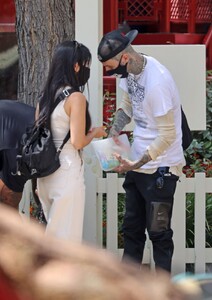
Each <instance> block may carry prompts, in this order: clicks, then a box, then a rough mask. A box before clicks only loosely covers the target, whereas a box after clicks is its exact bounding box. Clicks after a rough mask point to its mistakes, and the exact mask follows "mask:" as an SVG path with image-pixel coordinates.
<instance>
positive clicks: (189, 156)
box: [184, 71, 212, 177]
mask: <svg viewBox="0 0 212 300" xmlns="http://www.w3.org/2000/svg"><path fill="white" fill-rule="evenodd" d="M206 78H207V80H206V101H207V103H206V130H204V131H193V132H192V133H193V138H194V139H193V142H192V143H191V145H190V147H189V148H188V149H187V150H186V151H185V158H186V163H187V166H186V167H185V168H184V173H185V174H186V176H187V177H193V175H194V173H195V172H205V173H206V176H207V177H212V71H208V72H207V77H206Z"/></svg>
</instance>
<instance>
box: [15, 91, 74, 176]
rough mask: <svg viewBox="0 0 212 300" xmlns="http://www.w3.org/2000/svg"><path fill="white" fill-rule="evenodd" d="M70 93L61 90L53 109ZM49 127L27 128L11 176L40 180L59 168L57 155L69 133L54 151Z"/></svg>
mask: <svg viewBox="0 0 212 300" xmlns="http://www.w3.org/2000/svg"><path fill="white" fill-rule="evenodd" d="M72 92H73V90H72V89H70V88H68V89H65V90H63V92H62V93H61V94H60V95H59V96H58V97H57V99H56V101H55V107H56V106H57V105H58V103H59V102H60V101H61V100H63V99H65V97H67V96H69V95H70V94H71V93H72ZM55 107H54V108H55ZM49 127H50V126H49ZM49 127H47V126H45V125H40V126H33V127H31V128H27V130H26V132H25V133H24V134H23V136H22V138H21V141H20V147H19V152H18V155H17V156H16V164H17V165H16V173H15V174H13V175H24V176H25V177H27V178H28V179H32V178H40V177H45V176H48V175H50V174H52V173H53V172H55V171H56V170H57V169H58V168H59V167H60V160H59V155H60V152H61V150H62V148H63V146H64V145H65V143H66V142H67V141H68V139H69V138H70V131H69V132H68V133H67V135H66V137H65V138H64V140H63V143H62V145H61V146H60V147H59V148H58V149H56V147H55V144H54V141H53V139H52V132H51V128H49Z"/></svg>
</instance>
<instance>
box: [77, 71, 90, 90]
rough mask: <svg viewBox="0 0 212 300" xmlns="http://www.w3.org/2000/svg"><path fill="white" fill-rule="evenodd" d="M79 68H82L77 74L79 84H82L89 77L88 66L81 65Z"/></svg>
mask: <svg viewBox="0 0 212 300" xmlns="http://www.w3.org/2000/svg"><path fill="white" fill-rule="evenodd" d="M81 68H82V70H81V72H80V74H79V85H80V86H83V85H85V84H86V82H87V81H88V79H89V78H90V68H88V67H85V66H83V67H81Z"/></svg>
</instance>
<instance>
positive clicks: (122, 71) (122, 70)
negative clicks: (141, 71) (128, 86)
mask: <svg viewBox="0 0 212 300" xmlns="http://www.w3.org/2000/svg"><path fill="white" fill-rule="evenodd" d="M121 59H122V57H121V58H120V61H119V65H118V67H117V68H115V69H113V70H109V71H107V72H106V73H107V75H108V76H111V75H115V76H116V77H119V78H127V76H128V74H129V73H128V72H127V64H128V63H126V65H121Z"/></svg>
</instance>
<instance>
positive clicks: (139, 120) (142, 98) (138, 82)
mask: <svg viewBox="0 0 212 300" xmlns="http://www.w3.org/2000/svg"><path fill="white" fill-rule="evenodd" d="M145 58H146V59H147V64H146V67H145V69H144V71H143V72H142V73H141V74H140V75H138V76H135V75H133V74H129V76H128V77H127V78H126V79H125V78H124V79H121V80H120V87H121V88H122V89H123V90H124V91H125V92H126V93H128V95H129V98H130V101H131V105H132V117H133V119H134V122H135V129H134V131H133V138H134V139H133V144H132V149H131V152H132V153H131V156H132V159H133V160H138V159H140V158H141V156H142V155H143V153H144V152H145V151H146V150H147V148H148V146H149V145H150V144H151V142H152V141H153V140H154V139H155V138H156V137H157V135H158V130H157V126H156V119H155V118H156V117H159V116H163V115H166V114H167V112H168V111H169V110H173V111H174V121H175V127H176V140H175V142H174V143H173V144H172V145H171V146H170V147H169V148H168V149H167V150H166V151H164V153H163V154H162V155H160V156H159V157H157V159H156V160H154V161H150V162H148V163H147V164H145V165H143V166H142V169H153V168H158V167H160V166H169V167H171V166H177V165H180V164H182V165H183V164H184V163H185V159H184V155H183V149H182V130H181V103H180V97H179V93H178V90H177V87H176V84H175V82H174V80H173V78H172V75H171V74H170V72H169V71H168V70H167V69H166V68H165V66H163V65H162V64H160V63H159V62H158V61H157V60H156V59H154V58H153V57H150V56H145Z"/></svg>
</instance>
